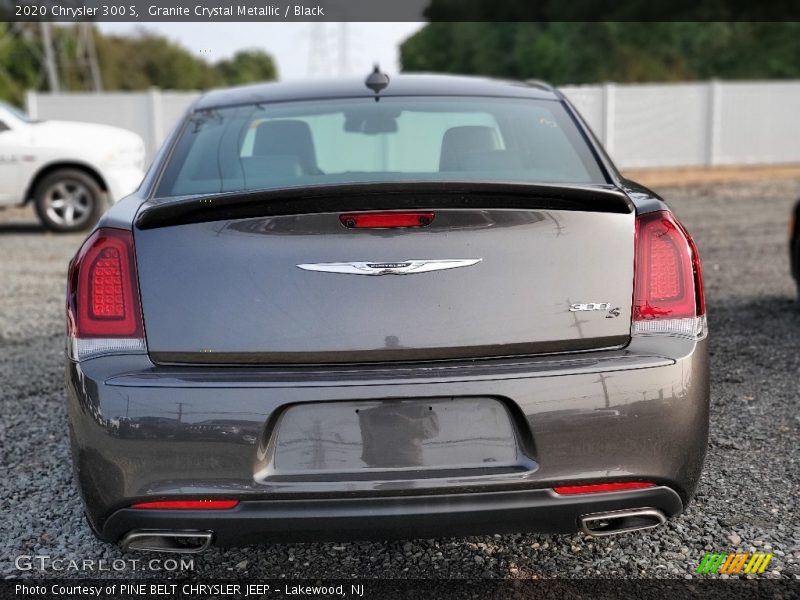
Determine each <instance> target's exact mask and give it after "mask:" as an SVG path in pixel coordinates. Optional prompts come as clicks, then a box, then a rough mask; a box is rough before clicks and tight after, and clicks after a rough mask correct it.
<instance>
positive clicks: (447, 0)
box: [0, 0, 800, 23]
mask: <svg viewBox="0 0 800 600" xmlns="http://www.w3.org/2000/svg"><path fill="white" fill-rule="evenodd" d="M0 15H2V18H3V20H5V21H54V22H65V23H66V22H79V21H127V22H158V21H170V22H282V21H287V22H292V21H294V22H300V21H320V22H326V21H328V22H346V21H352V22H370V21H373V22H378V21H381V22H383V21H431V22H435V21H451V22H452V21H462V22H465V21H486V22H520V21H531V22H557V21H582V22H592V21H622V22H636V21H639V22H641V21H800V2H798V1H796V0H771V1H770V0H762V1H759V2H756V1H754V0H673V1H671V2H655V1H653V0H610V1H606V2H602V1H599V0H0Z"/></svg>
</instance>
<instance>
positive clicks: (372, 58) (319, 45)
mask: <svg viewBox="0 0 800 600" xmlns="http://www.w3.org/2000/svg"><path fill="white" fill-rule="evenodd" d="M422 25H423V23H346V24H341V23H144V24H141V23H98V24H97V26H98V27H99V28H100V30H101V31H103V32H104V33H111V34H115V33H116V34H131V33H134V32H135V31H136V29H137V28H144V29H147V30H150V31H154V32H157V33H160V34H162V35H165V36H166V37H168V38H170V39H172V40H174V41H176V42H178V43H179V44H181V45H182V46H184V47H186V48H188V49H189V50H191V51H192V52H195V53H197V54H198V55H199V56H201V57H204V58H206V59H208V60H210V61H212V62H213V61H217V60H220V59H222V58H228V57H230V56H232V55H233V54H234V53H235V52H236V51H237V50H241V49H246V48H260V49H262V50H266V51H267V52H269V53H270V54H271V55H272V56H273V58H275V60H276V61H277V63H278V75H279V78H280V79H282V80H286V79H305V78H309V77H312V78H322V77H336V76H340V75H354V76H357V75H366V74H367V73H368V72H369V70H370V69H371V68H372V64H373V63H375V62H378V63H380V65H381V68H382V69H383V70H384V71H386V72H388V73H396V72H398V70H399V54H398V48H397V47H398V45H399V44H400V43H401V42H402V41H403V40H405V39H406V38H407V37H408V36H410V35H411V34H413V33H414V32H415V31H417V30H418V29H419V28H420V27H422ZM340 49H341V50H342V51H341V52H340Z"/></svg>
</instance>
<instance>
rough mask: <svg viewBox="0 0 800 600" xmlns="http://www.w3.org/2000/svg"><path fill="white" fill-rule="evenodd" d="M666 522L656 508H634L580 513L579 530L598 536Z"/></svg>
mask: <svg viewBox="0 0 800 600" xmlns="http://www.w3.org/2000/svg"><path fill="white" fill-rule="evenodd" d="M666 522H667V517H666V516H665V515H664V513H663V512H662V511H660V510H658V509H657V508H636V509H631V510H615V511H609V512H602V513H591V514H588V515H581V517H580V524H581V531H583V532H584V533H587V534H589V535H592V536H594V537H600V536H604V535H615V534H617V533H626V532H628V531H639V530H642V529H652V528H653V527H658V526H659V525H663V524H664V523H666Z"/></svg>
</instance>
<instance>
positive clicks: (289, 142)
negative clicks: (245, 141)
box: [253, 119, 319, 175]
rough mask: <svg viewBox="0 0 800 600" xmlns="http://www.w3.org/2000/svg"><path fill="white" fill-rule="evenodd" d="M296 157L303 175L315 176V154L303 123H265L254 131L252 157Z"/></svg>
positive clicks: (286, 121) (305, 125) (307, 127)
mask: <svg viewBox="0 0 800 600" xmlns="http://www.w3.org/2000/svg"><path fill="white" fill-rule="evenodd" d="M274 155H280V156H287V155H290V156H296V157H297V160H298V162H299V163H300V166H301V167H302V169H303V173H304V174H306V175H309V174H316V173H318V172H319V169H318V168H317V154H316V151H315V150H314V139H313V138H312V137H311V129H310V128H309V126H308V123H306V122H304V121H297V120H290V119H285V120H283V121H265V122H263V123H261V124H260V125H259V126H258V129H256V137H255V139H254V140H253V156H274Z"/></svg>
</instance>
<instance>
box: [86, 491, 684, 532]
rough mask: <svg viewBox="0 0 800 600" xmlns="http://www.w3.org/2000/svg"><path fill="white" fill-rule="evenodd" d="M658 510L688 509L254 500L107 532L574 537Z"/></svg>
mask: <svg viewBox="0 0 800 600" xmlns="http://www.w3.org/2000/svg"><path fill="white" fill-rule="evenodd" d="M639 508H654V509H656V510H658V511H660V512H662V513H663V514H664V515H665V516H666V517H672V516H675V515H677V514H678V513H680V512H681V511H682V509H683V504H682V502H681V499H680V497H679V496H678V494H677V493H675V491H673V490H672V489H670V488H668V487H655V488H649V489H645V490H633V491H621V492H612V493H604V494H591V495H589V494H587V495H579V496H559V495H558V494H556V493H555V492H553V491H552V490H549V489H537V490H514V491H502V492H473V493H461V494H445V495H428V496H408V497H402V496H400V497H397V496H390V497H374V498H334V499H316V500H250V501H245V502H242V503H240V504H239V505H238V506H237V507H236V508H233V509H228V510H219V511H216V510H215V511H211V510H205V511H193V510H179V511H176V510H143V509H130V508H127V509H121V510H118V511H116V512H114V513H113V514H112V515H111V516H110V517H109V518H108V520H107V521H106V522H105V524H104V526H103V529H102V532H100V535H101V537H102V538H103V539H105V540H107V541H117V540H119V539H121V538H122V537H123V536H124V535H125V534H126V533H128V532H131V531H141V530H161V531H175V530H180V531H208V532H212V534H213V543H214V545H217V546H235V545H241V544H255V543H265V542H268V543H282V542H304V541H323V540H325V541H349V540H382V539H413V538H415V539H428V538H435V537H445V536H467V535H481V534H493V533H521V532H547V533H569V532H574V531H575V530H576V529H577V528H578V527H579V521H580V517H582V516H584V515H587V514H592V513H599V512H611V511H620V510H625V509H639Z"/></svg>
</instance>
